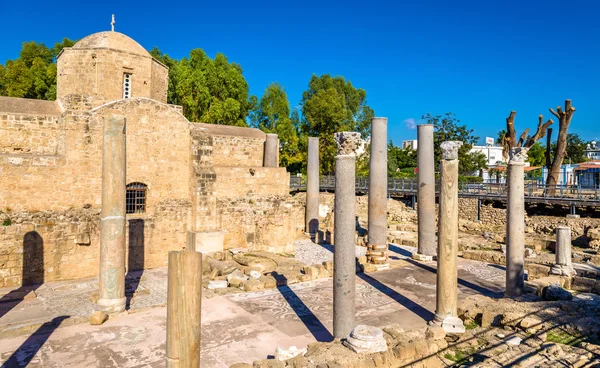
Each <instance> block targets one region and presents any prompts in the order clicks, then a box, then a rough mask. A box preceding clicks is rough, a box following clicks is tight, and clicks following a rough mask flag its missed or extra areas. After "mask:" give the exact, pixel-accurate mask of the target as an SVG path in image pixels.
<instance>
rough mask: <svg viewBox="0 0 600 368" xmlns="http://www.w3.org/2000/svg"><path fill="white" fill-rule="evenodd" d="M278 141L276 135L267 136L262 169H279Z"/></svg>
mask: <svg viewBox="0 0 600 368" xmlns="http://www.w3.org/2000/svg"><path fill="white" fill-rule="evenodd" d="M278 154H279V139H278V138H277V134H271V133H269V134H267V140H266V141H265V152H264V157H263V166H264V167H279V162H278V161H277V160H278V159H279V157H278V156H279V155H278Z"/></svg>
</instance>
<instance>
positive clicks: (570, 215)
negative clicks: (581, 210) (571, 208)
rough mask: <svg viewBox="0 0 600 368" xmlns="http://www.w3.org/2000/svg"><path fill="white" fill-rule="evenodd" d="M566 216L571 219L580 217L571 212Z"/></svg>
mask: <svg viewBox="0 0 600 368" xmlns="http://www.w3.org/2000/svg"><path fill="white" fill-rule="evenodd" d="M567 218H571V219H578V218H580V216H579V215H578V214H572V213H569V214H568V215H567Z"/></svg>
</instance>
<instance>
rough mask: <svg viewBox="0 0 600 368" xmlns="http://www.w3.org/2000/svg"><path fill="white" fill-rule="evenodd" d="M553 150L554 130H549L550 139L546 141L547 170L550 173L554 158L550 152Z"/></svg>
mask: <svg viewBox="0 0 600 368" xmlns="http://www.w3.org/2000/svg"><path fill="white" fill-rule="evenodd" d="M551 150H552V128H548V139H547V140H546V170H548V172H550V166H552V156H551V155H550V152H551Z"/></svg>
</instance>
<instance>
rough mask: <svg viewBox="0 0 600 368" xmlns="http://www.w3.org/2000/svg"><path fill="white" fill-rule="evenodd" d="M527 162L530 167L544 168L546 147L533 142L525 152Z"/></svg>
mask: <svg viewBox="0 0 600 368" xmlns="http://www.w3.org/2000/svg"><path fill="white" fill-rule="evenodd" d="M527 161H528V162H529V163H530V164H531V166H545V165H546V147H545V146H544V145H543V144H541V143H540V142H535V143H534V145H533V146H531V148H530V149H529V151H528V152H527Z"/></svg>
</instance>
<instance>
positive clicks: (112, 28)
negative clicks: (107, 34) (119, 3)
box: [110, 14, 117, 32]
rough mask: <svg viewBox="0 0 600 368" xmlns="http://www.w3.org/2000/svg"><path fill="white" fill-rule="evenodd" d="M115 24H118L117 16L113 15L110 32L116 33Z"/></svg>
mask: <svg viewBox="0 0 600 368" xmlns="http://www.w3.org/2000/svg"><path fill="white" fill-rule="evenodd" d="M115 23H117V22H115V15H114V14H113V15H112V21H111V22H110V30H111V31H113V32H114V31H115Z"/></svg>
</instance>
